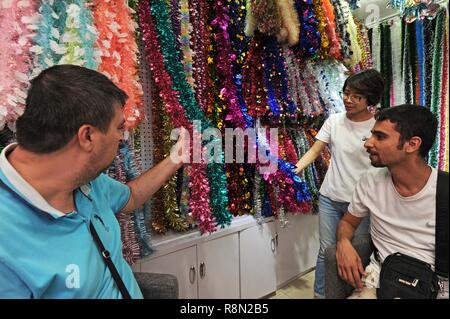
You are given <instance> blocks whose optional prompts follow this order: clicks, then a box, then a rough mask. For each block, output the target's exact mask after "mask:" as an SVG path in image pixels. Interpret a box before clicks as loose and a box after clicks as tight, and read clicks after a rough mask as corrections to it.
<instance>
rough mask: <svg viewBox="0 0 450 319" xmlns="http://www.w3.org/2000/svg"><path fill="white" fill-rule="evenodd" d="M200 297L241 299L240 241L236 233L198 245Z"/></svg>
mask: <svg viewBox="0 0 450 319" xmlns="http://www.w3.org/2000/svg"><path fill="white" fill-rule="evenodd" d="M197 253H198V270H199V271H198V297H199V298H205V299H208V298H223V299H233V298H239V240H238V234H237V233H234V234H231V235H228V236H224V237H221V238H218V239H214V240H210V241H207V242H204V243H201V244H198V245H197Z"/></svg>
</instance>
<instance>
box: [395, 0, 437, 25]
mask: <svg viewBox="0 0 450 319" xmlns="http://www.w3.org/2000/svg"><path fill="white" fill-rule="evenodd" d="M387 7H388V8H393V9H398V10H400V17H402V18H405V20H406V21H407V22H414V21H415V20H416V19H418V20H421V19H424V18H427V17H433V16H434V15H435V14H436V13H437V11H438V10H439V8H440V6H439V5H438V4H436V3H434V0H389V1H388V5H387Z"/></svg>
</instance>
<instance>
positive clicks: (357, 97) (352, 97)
mask: <svg viewBox="0 0 450 319" xmlns="http://www.w3.org/2000/svg"><path fill="white" fill-rule="evenodd" d="M341 96H342V99H345V100H350V101H352V102H361V100H362V99H363V98H364V96H363V95H361V94H354V93H348V92H345V91H344V92H341Z"/></svg>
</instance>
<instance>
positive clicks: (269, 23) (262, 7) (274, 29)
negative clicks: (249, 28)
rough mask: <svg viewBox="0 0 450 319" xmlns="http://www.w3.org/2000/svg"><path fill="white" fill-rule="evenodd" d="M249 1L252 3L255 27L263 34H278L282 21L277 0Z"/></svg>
mask: <svg viewBox="0 0 450 319" xmlns="http://www.w3.org/2000/svg"><path fill="white" fill-rule="evenodd" d="M248 1H250V3H251V12H252V16H253V18H254V23H255V27H256V28H257V29H258V30H259V31H260V32H261V33H263V34H266V35H277V34H278V33H279V32H280V29H281V25H282V21H281V16H280V11H279V8H278V6H277V5H276V3H275V0H248Z"/></svg>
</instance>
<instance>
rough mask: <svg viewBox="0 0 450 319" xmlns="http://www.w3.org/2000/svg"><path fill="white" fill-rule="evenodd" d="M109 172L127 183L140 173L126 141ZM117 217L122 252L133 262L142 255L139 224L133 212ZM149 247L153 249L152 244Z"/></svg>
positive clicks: (127, 259) (120, 214)
mask: <svg viewBox="0 0 450 319" xmlns="http://www.w3.org/2000/svg"><path fill="white" fill-rule="evenodd" d="M108 174H109V175H110V176H111V177H113V178H115V179H116V180H118V181H120V182H122V183H127V182H128V181H130V180H132V179H133V178H134V177H135V176H137V175H138V174H137V167H136V162H134V160H133V155H132V154H131V153H130V149H129V148H128V146H127V144H126V143H125V142H123V143H121V144H120V145H119V152H118V154H117V155H116V158H115V159H114V162H113V163H112V165H111V166H110V167H109V169H108ZM116 217H117V220H118V221H119V224H120V229H121V238H122V254H123V256H124V258H125V260H126V261H127V262H128V263H130V264H132V263H134V262H135V261H136V260H137V259H138V258H139V257H140V256H141V247H140V246H139V242H138V240H137V234H136V228H137V227H139V226H137V225H135V219H134V216H133V214H129V213H119V214H116ZM147 248H148V249H151V248H150V246H148V247H147Z"/></svg>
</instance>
